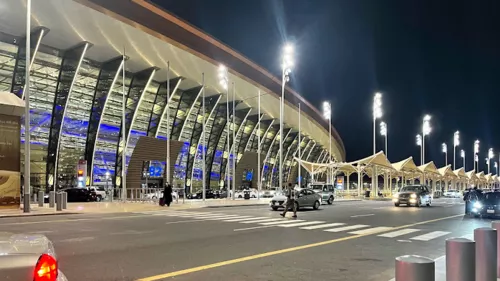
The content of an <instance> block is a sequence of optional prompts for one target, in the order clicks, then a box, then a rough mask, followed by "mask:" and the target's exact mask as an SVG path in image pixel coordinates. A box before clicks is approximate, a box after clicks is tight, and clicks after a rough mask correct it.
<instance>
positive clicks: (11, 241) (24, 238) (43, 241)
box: [0, 232, 55, 256]
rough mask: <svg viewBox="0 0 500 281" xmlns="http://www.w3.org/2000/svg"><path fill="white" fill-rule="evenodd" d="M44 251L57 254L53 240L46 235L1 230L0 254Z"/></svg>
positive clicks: (39, 252)
mask: <svg viewBox="0 0 500 281" xmlns="http://www.w3.org/2000/svg"><path fill="white" fill-rule="evenodd" d="M42 253H46V254H50V255H52V256H55V251H54V247H53V246H52V242H51V241H50V240H49V239H48V238H47V237H46V236H45V235H42V234H31V233H21V234H13V233H10V232H0V255H9V254H42Z"/></svg>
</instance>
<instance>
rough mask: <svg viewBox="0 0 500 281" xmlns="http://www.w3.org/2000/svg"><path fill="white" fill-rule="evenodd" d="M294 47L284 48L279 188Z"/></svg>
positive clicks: (281, 180) (287, 46)
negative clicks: (286, 89) (284, 121)
mask: <svg viewBox="0 0 500 281" xmlns="http://www.w3.org/2000/svg"><path fill="white" fill-rule="evenodd" d="M293 52H294V50H293V46H292V45H291V44H286V45H285V47H284V48H283V58H282V64H281V68H282V69H281V70H282V73H281V74H282V75H281V102H280V170H279V188H283V141H284V140H283V119H284V117H285V86H286V82H288V81H290V73H291V72H292V67H293V58H292V57H293Z"/></svg>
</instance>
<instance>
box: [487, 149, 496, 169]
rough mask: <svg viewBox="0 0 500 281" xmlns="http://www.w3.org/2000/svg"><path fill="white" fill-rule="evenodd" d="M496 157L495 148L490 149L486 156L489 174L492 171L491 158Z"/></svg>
mask: <svg viewBox="0 0 500 281" xmlns="http://www.w3.org/2000/svg"><path fill="white" fill-rule="evenodd" d="M493 157H495V154H494V153H493V148H490V149H488V158H486V162H487V164H488V174H489V173H490V162H491V161H490V160H491V159H493Z"/></svg>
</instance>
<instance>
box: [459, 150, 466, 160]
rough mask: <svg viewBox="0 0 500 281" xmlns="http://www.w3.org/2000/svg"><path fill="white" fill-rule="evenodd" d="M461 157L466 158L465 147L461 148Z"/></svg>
mask: <svg viewBox="0 0 500 281" xmlns="http://www.w3.org/2000/svg"><path fill="white" fill-rule="evenodd" d="M460 157H462V158H465V151H464V150H463V149H462V150H460Z"/></svg>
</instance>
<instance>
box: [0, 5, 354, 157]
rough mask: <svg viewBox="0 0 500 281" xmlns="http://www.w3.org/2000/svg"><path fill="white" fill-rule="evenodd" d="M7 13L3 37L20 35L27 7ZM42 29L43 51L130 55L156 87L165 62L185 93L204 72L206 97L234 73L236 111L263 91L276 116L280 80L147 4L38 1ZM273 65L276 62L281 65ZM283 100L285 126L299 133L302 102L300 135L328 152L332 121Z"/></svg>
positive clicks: (336, 150) (35, 22)
mask: <svg viewBox="0 0 500 281" xmlns="http://www.w3.org/2000/svg"><path fill="white" fill-rule="evenodd" d="M2 9H4V11H16V13H11V12H4V13H2V17H1V19H0V26H2V32H4V33H7V34H12V35H16V36H23V35H24V33H25V32H24V30H25V18H24V16H22V17H20V16H19V14H22V15H24V14H25V11H26V7H25V1H22V0H10V1H5V2H4V3H2ZM40 26H43V27H45V28H47V29H48V30H49V32H48V33H47V34H46V35H45V37H44V38H43V42H42V44H43V45H48V46H49V47H51V48H54V49H58V50H66V49H68V48H70V47H73V46H75V45H76V44H78V43H80V42H83V41H86V42H89V43H91V44H92V46H91V47H90V48H89V49H88V50H87V52H86V59H89V60H94V61H97V62H105V61H108V60H110V59H113V58H115V57H117V56H119V55H121V54H122V53H123V50H125V54H126V56H127V57H128V61H127V63H126V70H127V71H130V72H133V73H135V72H138V71H141V70H144V69H148V68H151V67H156V68H157V71H156V73H155V76H154V80H157V81H165V80H166V79H167V74H166V73H167V63H170V69H171V70H172V71H173V72H174V73H175V76H179V77H182V78H184V79H183V82H182V87H183V88H185V89H187V88H191V87H195V86H198V85H201V84H202V73H204V74H205V85H206V86H207V95H210V94H217V93H224V89H222V88H221V87H220V86H219V82H218V76H217V72H218V66H219V64H224V65H226V66H227V68H228V70H229V81H230V84H231V82H234V87H235V88H234V89H235V99H237V100H242V101H243V102H242V103H240V105H239V108H242V107H245V106H248V107H252V108H255V109H256V108H257V98H256V96H257V95H258V93H259V91H260V92H261V93H262V94H263V95H262V97H261V104H262V113H265V114H266V115H267V118H279V97H280V95H279V94H280V93H281V79H279V78H276V77H274V76H273V75H271V74H270V73H269V72H268V71H266V70H264V69H262V68H261V67H259V66H258V65H256V64H255V63H253V62H252V61H250V60H249V59H247V58H245V57H244V56H242V55H241V54H239V53H237V52H235V51H234V50H232V49H231V48H229V47H228V46H226V45H224V44H222V43H221V42H219V41H217V40H216V39H214V38H212V37H211V36H209V35H208V34H206V33H204V32H202V31H200V30H199V29H197V28H195V27H193V26H191V25H189V24H188V23H186V22H184V21H182V20H180V19H179V18H177V17H175V16H173V15H172V14H170V13H168V12H167V11H164V10H162V9H160V8H159V7H157V6H155V5H154V4H152V3H149V2H147V1H143V0H134V1H123V0H44V1H33V2H32V29H34V28H36V27H40ZM276 52H277V53H278V52H279V50H276ZM276 63H277V64H279V61H277V62H276ZM170 78H173V77H170ZM230 87H231V85H230ZM285 102H286V105H285V109H284V111H285V120H284V123H285V124H286V126H289V127H292V128H298V118H297V116H298V103H300V104H301V110H302V132H303V134H305V135H308V136H310V137H311V138H312V139H314V140H315V141H316V142H317V144H318V145H321V146H322V147H324V148H325V149H328V147H329V135H328V121H327V120H325V119H324V118H323V117H322V115H321V113H320V112H319V110H318V109H316V108H315V107H314V106H312V105H311V104H310V103H309V102H308V101H307V100H306V99H304V98H303V97H302V96H301V95H299V94H298V93H297V92H295V91H293V90H292V89H290V88H288V87H287V88H286V90H285ZM255 111H256V110H255ZM332 137H333V139H334V141H333V145H332V146H333V147H332V155H333V156H334V158H336V159H337V160H338V161H343V160H345V149H344V146H343V143H342V140H341V138H340V136H339V134H338V133H337V132H336V130H335V129H334V128H332Z"/></svg>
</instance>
